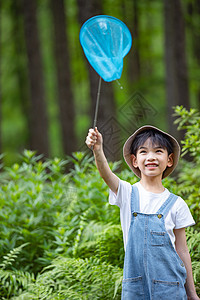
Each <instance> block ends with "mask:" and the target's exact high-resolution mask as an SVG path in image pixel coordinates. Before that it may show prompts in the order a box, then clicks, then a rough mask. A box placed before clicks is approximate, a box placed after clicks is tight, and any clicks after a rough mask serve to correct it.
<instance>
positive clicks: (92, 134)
mask: <svg viewBox="0 0 200 300" xmlns="http://www.w3.org/2000/svg"><path fill="white" fill-rule="evenodd" d="M85 143H86V145H87V146H88V148H90V149H92V150H93V151H98V150H101V149H102V144H103V138H102V135H101V133H100V132H99V131H98V130H97V127H95V129H92V128H91V129H89V132H88V135H87V137H86V141H85Z"/></svg>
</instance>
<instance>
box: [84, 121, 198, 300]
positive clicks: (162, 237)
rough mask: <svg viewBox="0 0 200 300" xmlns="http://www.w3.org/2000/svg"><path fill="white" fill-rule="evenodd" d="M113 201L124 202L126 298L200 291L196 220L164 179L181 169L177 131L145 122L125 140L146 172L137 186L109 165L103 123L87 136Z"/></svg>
mask: <svg viewBox="0 0 200 300" xmlns="http://www.w3.org/2000/svg"><path fill="white" fill-rule="evenodd" d="M86 144H87V146H88V147H89V148H92V147H93V153H94V156H95V161H96V165H97V168H98V170H99V173H100V175H101V177H102V178H103V179H104V181H105V182H106V184H107V185H108V186H109V188H110V197H109V202H110V204H112V205H117V206H119V207H120V218H121V225H122V231H123V239H124V248H125V260H124V275H123V283H122V299H123V300H132V299H136V300H139V299H144V300H148V299H156V300H157V299H163V300H168V299H170V300H171V299H177V300H184V299H191V300H199V297H198V296H197V294H196V291H195V287H194V282H193V276H192V267H191V259H190V255H189V251H188V248H187V243H186V236H185V227H188V226H191V225H193V224H194V220H193V218H192V216H191V213H190V211H189V209H188V207H187V205H186V203H185V202H184V201H183V200H182V199H181V198H180V197H177V196H175V195H173V194H171V193H170V192H169V191H168V190H167V189H165V188H164V186H163V185H162V179H163V178H165V177H166V176H168V175H169V174H171V173H172V172H173V170H174V169H175V167H176V165H177V163H178V160H179V156H180V146H179V144H178V142H177V141H176V139H175V138H174V137H172V136H171V135H169V134H167V133H165V132H163V131H161V130H159V129H158V128H156V127H153V126H143V127H141V128H139V129H138V130H137V131H136V132H135V133H134V134H133V135H131V136H130V137H129V138H128V140H127V141H126V143H125V144H124V148H123V154H124V158H125V161H126V163H127V164H128V166H129V167H130V168H131V170H132V171H133V172H134V173H135V174H136V175H137V176H138V177H139V178H140V181H139V182H137V183H136V184H134V185H133V186H131V185H130V184H129V183H128V182H125V181H122V180H120V179H119V178H118V177H117V176H116V175H115V174H114V173H113V172H112V171H111V170H110V168H109V165H108V163H107V160H106V158H105V155H104V152H103V139H102V136H101V134H100V133H99V132H98V130H97V128H95V130H93V129H90V130H89V133H88V136H87V138H86Z"/></svg>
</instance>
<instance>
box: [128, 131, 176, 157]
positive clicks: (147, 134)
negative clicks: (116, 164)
mask: <svg viewBox="0 0 200 300" xmlns="http://www.w3.org/2000/svg"><path fill="white" fill-rule="evenodd" d="M149 138H150V139H151V142H152V145H156V146H158V147H161V148H163V149H166V150H167V152H168V155H169V154H171V153H173V145H172V143H171V141H170V140H169V138H168V137H167V136H166V135H165V134H163V133H161V132H159V131H157V130H155V129H148V130H145V131H142V132H140V133H139V134H138V135H137V136H136V137H135V139H134V141H133V143H132V144H131V153H132V154H134V155H135V156H136V154H137V151H138V149H139V147H140V146H142V145H144V143H145V142H146V140H147V139H149Z"/></svg>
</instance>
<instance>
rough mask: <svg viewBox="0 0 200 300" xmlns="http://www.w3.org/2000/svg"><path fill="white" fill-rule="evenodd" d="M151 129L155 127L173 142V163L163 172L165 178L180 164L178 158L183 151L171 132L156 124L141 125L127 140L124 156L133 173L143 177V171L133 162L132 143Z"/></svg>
mask: <svg viewBox="0 0 200 300" xmlns="http://www.w3.org/2000/svg"><path fill="white" fill-rule="evenodd" d="M149 129H153V130H156V131H158V132H160V133H162V134H164V135H165V136H166V137H167V138H168V139H169V140H170V142H171V144H172V148H173V154H174V156H173V165H172V166H171V167H167V168H166V170H165V171H164V172H163V176H162V178H165V177H167V176H169V175H170V174H171V173H172V172H173V171H174V169H175V168H176V166H177V164H178V160H179V157H180V151H181V148H180V145H179V143H178V141H177V140H176V139H175V138H174V137H173V136H172V135H170V134H169V133H166V132H164V131H162V130H160V129H158V128H157V127H154V126H151V125H145V126H142V127H140V128H139V129H137V130H136V131H135V132H134V133H133V134H132V135H131V136H130V137H129V138H128V139H127V140H126V142H125V144H124V147H123V156H124V159H125V161H126V163H127V165H128V166H129V168H130V169H131V170H132V171H133V173H134V174H135V175H136V176H137V177H139V178H141V172H140V170H139V169H138V168H135V167H134V166H133V164H132V159H131V155H132V153H131V145H132V143H133V141H134V139H135V137H136V136H137V135H138V134H139V133H141V132H143V131H146V130H149Z"/></svg>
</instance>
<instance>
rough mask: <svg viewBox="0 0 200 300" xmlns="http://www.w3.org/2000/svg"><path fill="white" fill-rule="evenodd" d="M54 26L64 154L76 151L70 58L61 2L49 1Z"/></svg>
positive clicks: (62, 2)
mask: <svg viewBox="0 0 200 300" xmlns="http://www.w3.org/2000/svg"><path fill="white" fill-rule="evenodd" d="M51 10H52V16H53V24H54V51H55V59H56V68H57V85H58V98H59V107H60V119H61V130H62V142H63V149H64V153H65V154H67V155H71V153H72V152H73V151H75V150H76V138H75V108H74V102H73V95H72V90H71V80H70V78H71V74H70V58H69V51H68V40H67V35H66V27H67V24H66V18H65V7H64V1H63V0H56V1H55V0H51Z"/></svg>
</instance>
